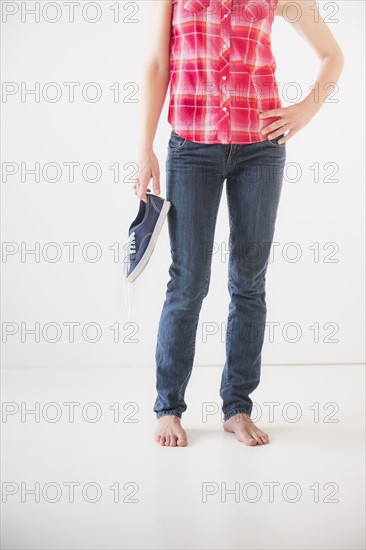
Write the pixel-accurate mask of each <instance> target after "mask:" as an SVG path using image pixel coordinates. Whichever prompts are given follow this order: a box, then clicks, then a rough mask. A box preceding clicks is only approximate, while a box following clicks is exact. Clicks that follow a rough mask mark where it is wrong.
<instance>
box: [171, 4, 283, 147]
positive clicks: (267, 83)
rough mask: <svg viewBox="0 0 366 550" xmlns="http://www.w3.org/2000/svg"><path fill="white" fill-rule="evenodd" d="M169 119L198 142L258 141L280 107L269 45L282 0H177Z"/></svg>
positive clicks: (263, 136)
mask: <svg viewBox="0 0 366 550" xmlns="http://www.w3.org/2000/svg"><path fill="white" fill-rule="evenodd" d="M172 2H173V11H172V22H171V36H170V61H169V63H170V98H169V107H168V122H169V123H170V124H171V126H172V128H173V130H174V131H175V132H176V133H177V134H179V135H180V136H182V137H183V138H186V139H189V140H191V141H196V142H199V143H253V142H258V141H264V140H265V139H267V137H266V135H265V134H260V130H261V129H262V128H264V127H265V126H267V125H268V124H271V123H272V122H274V121H275V120H278V117H271V118H266V119H263V120H261V119H260V118H259V117H258V115H259V113H260V112H262V111H267V110H269V109H276V108H279V107H282V105H281V99H280V95H279V90H278V86H277V83H276V78H275V70H276V66H277V65H276V61H275V59H274V56H273V54H272V50H271V31H272V23H273V20H274V12H275V9H276V7H277V4H278V2H279V0H172Z"/></svg>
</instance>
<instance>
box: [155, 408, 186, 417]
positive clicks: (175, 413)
mask: <svg viewBox="0 0 366 550" xmlns="http://www.w3.org/2000/svg"><path fill="white" fill-rule="evenodd" d="M167 415H170V416H178V418H182V413H181V411H177V410H172V411H159V412H157V413H156V418H157V419H159V418H161V417H162V416H167Z"/></svg>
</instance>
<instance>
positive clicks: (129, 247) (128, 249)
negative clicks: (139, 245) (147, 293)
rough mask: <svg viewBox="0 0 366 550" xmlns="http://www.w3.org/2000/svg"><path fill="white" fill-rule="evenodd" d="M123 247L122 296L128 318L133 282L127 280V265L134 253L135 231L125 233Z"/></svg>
mask: <svg viewBox="0 0 366 550" xmlns="http://www.w3.org/2000/svg"><path fill="white" fill-rule="evenodd" d="M123 248H124V256H123V298H124V303H125V308H126V309H127V310H128V320H130V315H131V295H130V287H131V286H133V288H134V287H135V282H133V283H129V282H127V274H128V270H129V267H130V265H131V256H132V255H133V254H135V253H136V242H135V232H134V231H132V233H131V235H127V239H126V242H125V244H124V245H123Z"/></svg>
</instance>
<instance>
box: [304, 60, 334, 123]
mask: <svg viewBox="0 0 366 550" xmlns="http://www.w3.org/2000/svg"><path fill="white" fill-rule="evenodd" d="M343 65H344V57H343V54H342V52H341V51H339V52H337V53H335V54H331V55H325V56H324V58H323V61H322V64H321V66H320V70H319V73H318V76H317V79H316V81H315V83H314V85H313V87H312V89H311V91H310V93H309V94H308V95H307V96H306V97H305V98H304V100H303V103H304V104H305V105H307V107H308V108H309V110H311V111H312V112H313V113H314V114H315V113H317V112H318V111H319V110H320V108H321V107H322V106H323V104H324V102H325V101H326V99H327V98H328V96H329V95H331V94H333V92H334V91H335V86H334V85H335V84H336V83H337V82H338V79H339V77H340V75H341V73H342V70H343Z"/></svg>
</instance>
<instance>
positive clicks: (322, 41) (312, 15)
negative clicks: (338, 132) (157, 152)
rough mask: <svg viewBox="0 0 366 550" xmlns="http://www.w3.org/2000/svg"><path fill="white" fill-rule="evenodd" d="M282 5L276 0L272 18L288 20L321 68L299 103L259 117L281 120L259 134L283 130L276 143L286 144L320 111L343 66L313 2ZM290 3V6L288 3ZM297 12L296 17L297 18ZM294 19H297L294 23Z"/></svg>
mask: <svg viewBox="0 0 366 550" xmlns="http://www.w3.org/2000/svg"><path fill="white" fill-rule="evenodd" d="M286 4H289V2H288V0H279V3H278V6H277V9H276V12H275V15H281V16H282V17H284V19H285V20H286V17H287V18H288V19H289V22H290V23H291V25H292V26H293V28H294V29H295V30H296V31H297V33H298V34H299V35H300V36H301V37H302V38H304V39H305V40H307V41H308V43H309V44H310V46H311V47H312V48H313V49H314V50H315V52H316V53H317V55H318V57H319V59H320V60H321V65H320V69H319V73H318V75H317V79H316V82H317V84H316V86H315V89H314V90H311V91H310V93H309V94H308V95H307V96H306V97H305V98H304V99H303V100H302V101H299V102H298V103H296V104H295V105H292V106H290V107H285V108H282V109H271V110H270V111H265V113H264V114H263V113H262V115H263V116H262V115H259V116H260V118H266V117H271V116H272V117H273V116H279V117H281V118H280V119H279V120H277V121H275V122H273V123H272V124H269V125H268V126H266V128H264V129H263V133H265V134H267V137H269V139H274V138H275V137H277V136H279V135H281V134H282V133H283V131H284V130H285V131H287V130H290V132H289V133H288V134H287V135H286V136H284V137H283V138H281V139H280V140H279V142H278V143H284V142H285V141H288V140H289V139H290V138H291V137H292V136H293V135H294V134H296V133H297V132H298V131H299V130H301V128H303V127H304V126H306V124H307V123H308V122H309V121H310V120H311V119H312V117H313V116H314V115H315V114H316V113H317V112H318V111H319V110H320V108H321V107H322V105H323V103H324V101H325V100H326V98H327V96H328V95H329V94H330V93H332V91H333V88H332V86H329V84H331V83H336V82H337V81H338V79H339V77H340V75H341V72H342V70H343V65H344V56H343V53H342V51H341V49H340V47H339V45H338V43H337V41H336V39H335V38H334V36H333V34H332V33H331V31H330V29H329V27H328V26H327V25H326V23H325V22H324V20H323V19H322V17H321V15H320V13H319V10H318V5H317V3H316V2H313V1H312V0H301V1H297V2H295V4H296V5H288V7H287V8H286ZM291 4H294V3H293V2H291ZM299 10H300V11H299ZM299 13H300V17H298V14H299ZM296 19H298V20H297V21H296ZM291 21H295V22H291ZM284 124H285V125H286V126H285V128H281V126H282V125H284ZM269 132H270V133H269Z"/></svg>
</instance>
